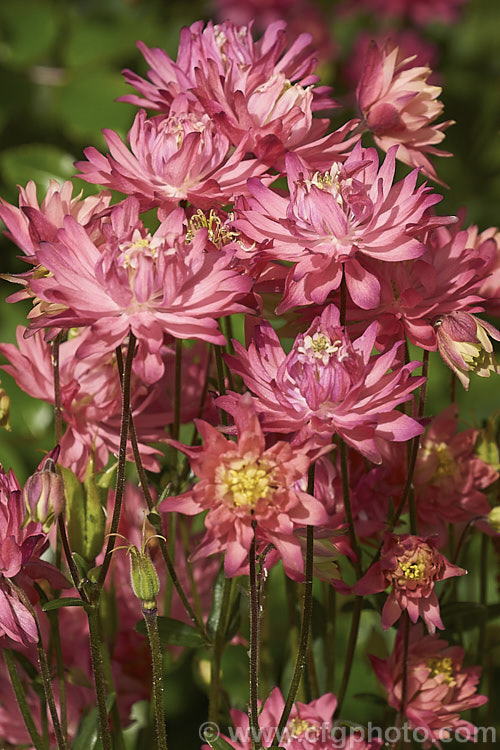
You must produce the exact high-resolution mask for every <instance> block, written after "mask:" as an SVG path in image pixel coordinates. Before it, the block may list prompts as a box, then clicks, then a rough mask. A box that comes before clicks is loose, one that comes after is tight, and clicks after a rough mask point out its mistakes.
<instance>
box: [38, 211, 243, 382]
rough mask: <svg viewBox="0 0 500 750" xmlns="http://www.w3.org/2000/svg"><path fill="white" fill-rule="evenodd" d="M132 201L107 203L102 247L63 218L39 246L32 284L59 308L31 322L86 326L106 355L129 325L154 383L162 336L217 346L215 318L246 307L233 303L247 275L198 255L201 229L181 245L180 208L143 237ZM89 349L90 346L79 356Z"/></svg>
mask: <svg viewBox="0 0 500 750" xmlns="http://www.w3.org/2000/svg"><path fill="white" fill-rule="evenodd" d="M138 212H139V203H138V201H137V200H136V199H135V198H128V199H127V200H126V201H124V202H123V204H120V205H118V206H116V207H115V208H113V210H112V212H111V214H110V223H109V224H107V225H105V226H103V231H105V232H106V240H107V241H106V242H105V244H104V245H101V246H99V248H98V247H96V246H95V245H94V244H93V242H92V241H91V240H90V238H89V237H88V235H87V233H86V232H85V230H84V229H83V228H82V227H81V226H80V225H79V224H78V223H77V222H76V221H75V220H74V219H72V218H71V217H66V219H65V221H64V229H62V230H59V232H58V241H57V242H46V243H43V244H42V246H41V248H40V250H39V251H38V258H39V260H40V262H41V263H42V264H43V265H44V267H45V268H46V269H47V271H48V272H49V275H46V276H44V277H43V278H40V279H37V280H36V281H33V282H32V287H33V290H34V292H35V293H36V294H37V296H38V297H39V298H40V299H41V300H44V301H48V302H51V303H57V305H59V306H60V312H58V313H57V314H55V315H50V314H46V313H44V311H43V308H42V309H37V308H35V309H34V310H33V311H32V312H31V313H30V317H31V327H32V328H42V327H45V326H56V327H71V326H91V330H92V334H93V335H94V340H95V341H96V342H98V343H99V349H100V350H103V349H106V350H107V351H108V352H111V351H112V350H113V349H114V348H115V347H116V346H118V345H119V344H120V343H121V342H122V341H123V340H124V339H125V337H126V336H127V335H128V332H129V330H131V331H132V332H133V333H134V335H135V336H136V337H137V339H138V341H139V352H140V355H141V356H142V357H143V360H144V365H143V373H142V375H143V378H144V379H145V380H146V381H147V382H149V383H152V382H155V381H156V380H159V379H160V378H161V376H162V374H163V371H164V364H163V362H162V358H161V354H160V350H161V347H162V345H163V337H164V333H170V334H171V335H172V336H174V337H176V338H181V339H186V338H197V339H201V340H203V341H209V342H211V343H215V344H223V343H224V341H225V338H224V336H223V335H222V333H220V331H219V330H218V327H217V322H216V318H219V317H221V316H223V315H228V314H231V313H234V312H241V311H243V310H246V309H247V308H246V307H245V306H244V305H243V304H241V303H240V302H239V301H238V300H240V299H242V298H243V296H244V295H245V294H246V293H247V292H248V291H249V289H250V287H251V283H252V282H251V280H250V279H249V278H248V277H243V276H241V275H240V274H238V272H237V271H235V270H234V269H233V268H232V267H231V258H230V256H229V255H227V254H224V253H214V252H204V250H205V243H206V239H207V230H206V229H203V230H202V231H200V232H198V233H197V234H196V236H195V237H194V238H193V240H192V241H191V242H187V241H186V238H185V231H184V225H183V217H184V212H183V211H182V209H178V210H177V211H176V212H174V214H170V215H169V217H167V219H166V220H165V221H164V222H163V223H162V224H161V225H160V227H159V229H158V230H157V231H156V232H155V234H154V235H151V234H149V233H148V232H147V230H146V229H145V228H144V226H143V225H142V222H140V221H139V218H138V215H139V214H138ZM90 351H95V348H93V347H92V344H89V347H86V348H85V351H84V350H83V349H80V350H79V354H80V356H84V354H88V353H89V352H90Z"/></svg>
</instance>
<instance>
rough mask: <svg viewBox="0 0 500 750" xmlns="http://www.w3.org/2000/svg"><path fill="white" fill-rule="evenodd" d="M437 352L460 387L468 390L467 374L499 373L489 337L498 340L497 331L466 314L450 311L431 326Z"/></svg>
mask: <svg viewBox="0 0 500 750" xmlns="http://www.w3.org/2000/svg"><path fill="white" fill-rule="evenodd" d="M434 326H435V329H436V338H437V344H438V348H439V352H440V354H441V356H442V358H443V359H444V361H445V362H446V364H447V365H448V367H450V368H451V369H452V370H453V372H454V373H455V374H456V376H457V377H458V379H459V380H460V382H461V383H462V385H463V387H464V388H465V389H466V390H468V389H469V382H470V376H469V373H470V372H475V373H476V375H479V377H481V378H489V377H490V373H492V372H494V373H497V374H499V373H500V365H499V364H498V363H497V361H496V358H495V354H494V352H493V344H492V343H491V341H490V339H489V338H488V335H489V336H491V337H492V338H493V339H495V340H496V341H500V331H498V330H497V329H496V328H495V326H492V325H491V323H487V322H486V321H485V320H481V319H480V318H477V317H476V316H475V315H471V314H470V313H468V312H460V311H457V312H452V313H450V314H449V315H443V316H441V317H439V318H438V319H437V320H436V321H435V323H434Z"/></svg>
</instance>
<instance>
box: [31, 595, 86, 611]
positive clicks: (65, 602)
mask: <svg viewBox="0 0 500 750" xmlns="http://www.w3.org/2000/svg"><path fill="white" fill-rule="evenodd" d="M62 607H87V604H86V602H84V601H83V599H80V598H79V597H78V596H67V597H65V598H62V599H51V600H50V601H49V602H45V603H44V604H42V609H43V611H44V612H50V611H51V610H53V609H61V608H62Z"/></svg>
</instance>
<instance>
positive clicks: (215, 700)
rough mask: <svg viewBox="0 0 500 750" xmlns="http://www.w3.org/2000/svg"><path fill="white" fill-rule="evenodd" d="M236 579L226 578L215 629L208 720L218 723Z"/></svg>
mask: <svg viewBox="0 0 500 750" xmlns="http://www.w3.org/2000/svg"><path fill="white" fill-rule="evenodd" d="M233 585H234V579H233V578H226V579H225V581H224V588H223V591H222V603H221V608H220V616H219V621H218V623H217V628H216V631H215V636H214V641H213V647H212V662H211V669H210V695H209V701H208V720H209V721H212V722H215V723H217V721H218V719H219V698H220V692H221V691H220V676H221V662H222V655H223V653H224V646H225V643H226V632H227V626H228V621H229V612H230V604H231V593H232V590H233Z"/></svg>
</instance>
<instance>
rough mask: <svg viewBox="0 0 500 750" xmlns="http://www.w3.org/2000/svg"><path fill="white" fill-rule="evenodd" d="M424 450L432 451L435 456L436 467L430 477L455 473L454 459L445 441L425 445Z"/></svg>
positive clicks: (447, 475) (434, 477)
mask: <svg viewBox="0 0 500 750" xmlns="http://www.w3.org/2000/svg"><path fill="white" fill-rule="evenodd" d="M425 451H426V452H429V453H433V454H434V455H435V456H436V458H437V467H436V470H435V472H434V474H433V475H432V479H440V478H441V477H449V476H451V475H452V474H454V473H455V459H454V458H453V456H452V453H451V451H450V449H449V448H448V446H447V444H446V443H434V444H431V445H430V446H426V448H425ZM431 481H432V480H431Z"/></svg>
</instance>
